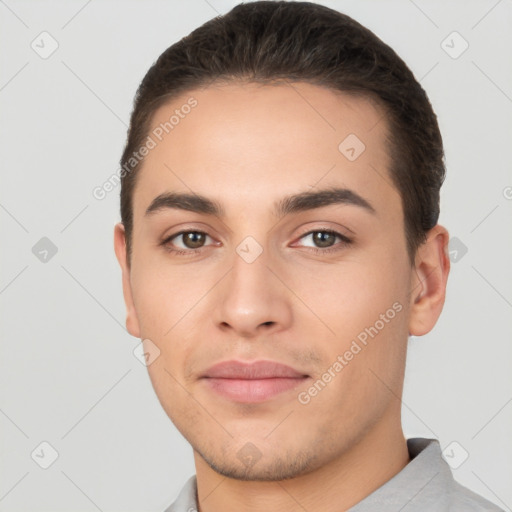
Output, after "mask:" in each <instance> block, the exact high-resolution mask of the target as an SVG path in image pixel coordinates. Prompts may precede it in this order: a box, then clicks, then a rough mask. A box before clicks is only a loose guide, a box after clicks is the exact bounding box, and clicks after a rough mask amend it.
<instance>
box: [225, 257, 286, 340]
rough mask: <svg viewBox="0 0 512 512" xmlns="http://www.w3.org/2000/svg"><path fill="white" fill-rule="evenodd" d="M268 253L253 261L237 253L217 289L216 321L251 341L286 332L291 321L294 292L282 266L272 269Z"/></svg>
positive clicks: (274, 266) (238, 335) (274, 265)
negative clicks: (248, 260) (246, 259)
mask: <svg viewBox="0 0 512 512" xmlns="http://www.w3.org/2000/svg"><path fill="white" fill-rule="evenodd" d="M270 263H271V262H270V261H269V258H268V257H267V254H266V252H265V251H264V252H263V253H261V254H260V255H259V256H258V257H257V258H256V260H254V261H252V262H250V263H249V262H247V261H245V260H244V259H243V258H242V257H239V256H238V254H237V255H236V256H235V257H234V260H233V267H232V269H231V271H230V272H229V273H228V275H227V276H226V278H225V279H223V280H222V283H220V287H219V289H218V290H217V297H216V300H218V302H217V304H218V305H217V306H216V308H215V315H216V318H215V321H216V324H217V325H218V327H219V328H220V329H221V330H224V331H226V332H227V331H233V333H234V334H235V335H236V337H244V338H252V337H257V336H261V335H262V334H266V335H268V334H271V333H274V332H278V331H280V330H283V329H286V328H288V327H289V326H290V324H291V322H292V302H291V301H292V300H293V292H292V291H290V290H289V289H288V288H287V287H286V285H285V284H283V282H286V276H285V275H283V272H282V271H280V269H279V266H278V265H276V264H272V268H271V266H270Z"/></svg>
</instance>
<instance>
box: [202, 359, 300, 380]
mask: <svg viewBox="0 0 512 512" xmlns="http://www.w3.org/2000/svg"><path fill="white" fill-rule="evenodd" d="M202 377H206V378H218V379H248V380H253V379H272V378H299V377H307V375H306V374H304V373H302V372H300V371H298V370H295V369H294V368H292V367H291V366H288V365H285V364H281V363H278V362H276V361H254V362H251V363H248V362H241V361H234V360H232V361H223V362H221V363H218V364H215V365H213V366H212V367H211V368H209V369H208V370H206V371H205V372H204V374H203V375H202Z"/></svg>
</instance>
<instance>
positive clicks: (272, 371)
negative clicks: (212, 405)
mask: <svg viewBox="0 0 512 512" xmlns="http://www.w3.org/2000/svg"><path fill="white" fill-rule="evenodd" d="M309 378H310V376H309V375H306V374H304V373H302V372H300V371H298V370H295V369H294V368H292V367H290V366H287V365H284V364H281V363H277V362H275V361H256V362H253V363H244V362H240V361H224V362H222V363H219V364H216V365H215V366H213V367H211V368H210V369H209V370H207V371H206V372H205V373H204V374H203V375H202V376H201V379H202V380H203V381H204V382H205V384H206V385H207V386H208V387H209V389H210V390H211V391H213V392H215V393H217V394H218V395H221V396H223V397H224V398H227V399H228V400H231V401H235V402H241V403H259V402H265V401H267V400H270V399H271V398H274V397H275V396H277V395H280V394H282V393H285V392H287V391H291V390H293V389H294V388H296V387H298V386H299V385H301V384H303V383H304V382H305V381H306V380H307V379H309Z"/></svg>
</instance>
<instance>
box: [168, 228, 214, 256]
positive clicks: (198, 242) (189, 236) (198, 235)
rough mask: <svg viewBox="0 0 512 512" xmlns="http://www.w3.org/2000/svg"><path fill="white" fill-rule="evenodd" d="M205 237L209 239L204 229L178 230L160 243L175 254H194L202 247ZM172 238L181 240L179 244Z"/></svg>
mask: <svg viewBox="0 0 512 512" xmlns="http://www.w3.org/2000/svg"><path fill="white" fill-rule="evenodd" d="M207 238H209V239H210V240H211V237H210V236H209V235H208V234H207V233H205V232H204V231H179V232H178V233H174V234H172V235H170V236H169V237H167V238H166V239H165V240H163V242H161V244H160V245H163V246H164V247H165V249H166V250H168V251H169V252H172V253H175V254H177V255H186V254H187V255H188V254H196V253H198V252H200V251H201V249H202V248H203V247H204V243H205V241H206V239H207ZM173 240H177V241H178V242H179V241H180V240H181V246H180V245H179V244H178V243H177V242H173ZM176 247H177V248H176Z"/></svg>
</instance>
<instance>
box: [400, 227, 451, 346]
mask: <svg viewBox="0 0 512 512" xmlns="http://www.w3.org/2000/svg"><path fill="white" fill-rule="evenodd" d="M448 241H449V235H448V231H447V230H446V229H445V228H444V227H443V226H441V225H439V224H438V225H436V226H434V227H433V228H432V229H431V230H430V231H429V232H428V234H427V240H426V242H425V243H424V244H422V245H421V246H420V247H419V248H418V252H417V254H416V263H415V267H414V272H413V279H412V282H411V293H410V300H411V304H410V310H411V314H410V318H409V333H410V334H412V335H414V336H423V335H424V334H427V333H428V332H430V331H431V330H432V329H433V327H434V325H435V324H436V322H437V320H438V318H439V316H440V314H441V311H442V309H443V305H444V300H445V296H446V283H447V280H448V274H449V272H450V259H449V257H448V251H447V248H448Z"/></svg>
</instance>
